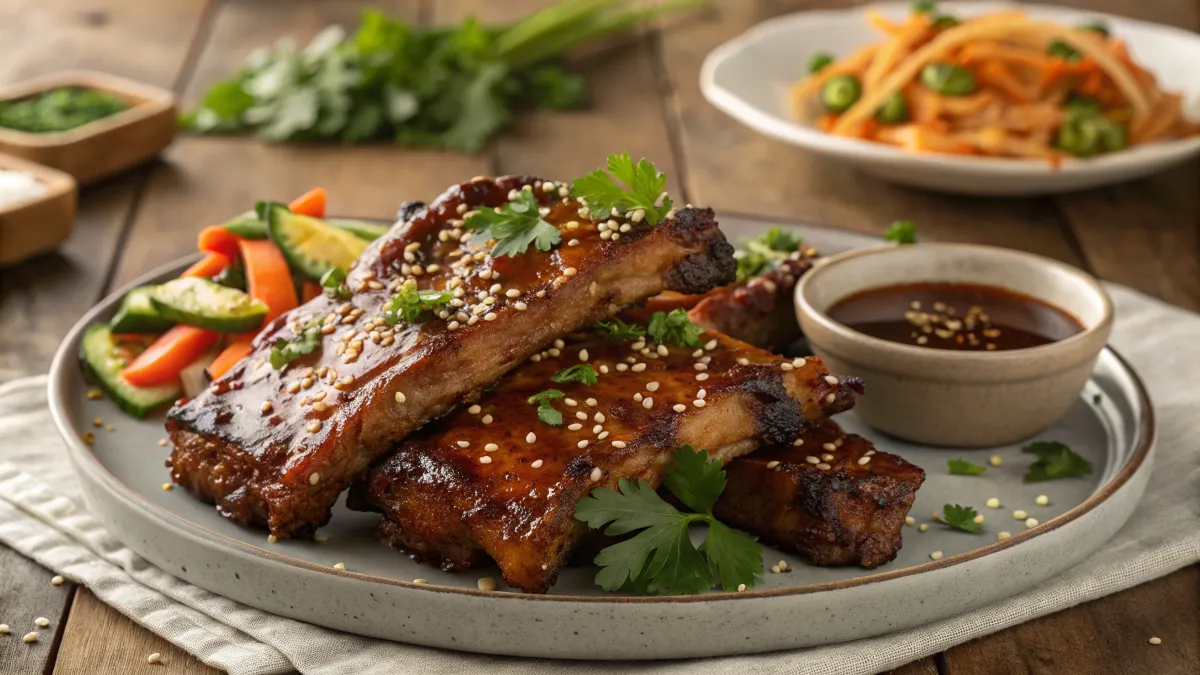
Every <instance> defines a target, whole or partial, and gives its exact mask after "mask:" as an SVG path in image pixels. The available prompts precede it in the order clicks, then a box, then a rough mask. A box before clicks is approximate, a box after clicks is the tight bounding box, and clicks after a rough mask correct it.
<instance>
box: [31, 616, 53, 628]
mask: <svg viewBox="0 0 1200 675" xmlns="http://www.w3.org/2000/svg"><path fill="white" fill-rule="evenodd" d="M33 623H35V624H37V625H38V626H41V627H42V628H45V627H46V626H49V625H50V619H47V618H46V617H44V616H39V617H38V618H36V619H34V620H33Z"/></svg>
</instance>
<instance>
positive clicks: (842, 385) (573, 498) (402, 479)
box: [365, 333, 859, 593]
mask: <svg viewBox="0 0 1200 675" xmlns="http://www.w3.org/2000/svg"><path fill="white" fill-rule="evenodd" d="M701 341H702V342H703V343H704V346H703V347H702V348H699V349H692V348H682V347H678V346H674V345H669V346H667V348H666V350H665V353H663V352H661V351H659V350H658V349H656V348H655V346H654V345H646V344H645V343H644V342H643V343H642V344H640V345H639V344H637V343H632V342H628V341H625V342H618V341H613V340H610V339H604V338H599V337H597V336H595V335H587V336H581V337H576V338H573V339H570V340H568V341H567V343H566V344H562V343H559V345H560V346H557V347H555V348H552V349H551V350H550V351H547V352H544V353H543V354H541V355H539V356H536V357H534V358H535V359H536V360H535V361H531V362H530V363H527V364H525V365H523V366H521V367H520V368H519V369H517V370H516V371H515V372H513V373H512V374H510V375H508V376H507V377H506V378H504V379H503V380H501V382H500V383H499V384H498V385H497V386H496V387H495V388H494V389H493V390H491V391H489V392H487V393H486V394H485V395H484V396H482V397H481V398H480V399H479V401H478V402H477V404H476V405H477V406H478V407H470V408H460V409H459V410H457V411H455V412H454V413H452V414H451V415H449V416H448V417H446V418H445V419H443V420H440V421H439V422H438V423H436V424H435V425H432V426H431V427H429V428H427V429H425V430H422V431H421V432H419V433H418V434H415V435H413V436H412V437H410V438H409V439H408V440H406V441H405V442H404V443H402V444H401V445H400V447H399V449H398V450H397V451H396V452H395V454H393V455H392V456H390V457H388V458H387V459H386V460H384V461H383V462H382V463H381V464H380V465H379V466H377V467H375V468H374V469H372V470H371V471H370V472H369V474H368V478H367V483H366V486H365V488H366V489H365V492H366V497H367V499H368V500H369V501H370V502H371V503H373V504H374V505H375V506H376V507H377V508H378V509H380V510H382V511H383V513H384V518H383V521H382V523H381V525H380V529H379V532H380V535H381V536H382V537H383V538H384V539H386V540H387V541H389V542H391V543H392V545H393V546H395V547H397V548H400V549H404V550H407V551H410V552H413V553H416V554H418V557H420V558H423V559H425V560H427V561H429V562H434V563H440V564H441V565H442V566H443V567H444V568H446V569H454V570H461V569H466V568H469V567H471V566H472V565H474V564H476V563H477V562H479V561H480V560H482V559H484V557H485V556H490V557H491V558H493V559H494V560H495V561H496V562H497V563H498V564H499V566H500V569H501V570H502V572H503V574H504V579H505V581H506V582H507V583H508V584H509V585H510V586H513V587H515V588H520V589H522V590H525V591H529V592H537V593H540V592H545V591H546V590H547V589H548V588H549V587H550V586H551V585H553V583H554V581H555V579H556V578H557V575H558V570H559V568H560V567H561V566H562V565H564V564H565V561H566V560H567V557H568V555H569V553H570V550H571V548H572V547H573V546H574V544H575V543H576V541H578V539H579V537H580V535H582V534H583V532H584V531H585V530H586V527H585V526H584V525H583V524H582V523H580V522H578V521H576V520H575V519H574V517H573V515H574V512H575V504H576V503H577V502H578V501H579V500H580V499H582V498H583V497H584V496H585V495H586V494H587V493H588V492H589V491H590V490H591V489H593V488H595V487H600V486H603V487H609V488H616V487H617V482H618V479H619V478H631V479H632V478H634V477H641V478H643V479H645V480H646V481H648V482H649V483H650V484H651V485H656V486H657V485H658V484H659V482H660V480H661V478H662V474H663V471H664V468H665V465H666V463H667V462H669V461H670V456H671V453H672V451H673V450H674V448H676V447H677V446H680V445H684V444H689V445H691V446H693V447H694V448H697V449H700V448H704V449H707V450H709V452H710V454H714V455H716V456H717V457H720V458H721V459H722V460H725V461H727V460H729V459H731V458H733V457H736V456H738V455H741V454H744V453H746V452H748V451H750V450H752V449H753V448H754V447H755V446H756V445H758V444H759V443H760V442H765V443H771V442H776V443H777V442H785V441H788V440H790V439H792V438H795V437H796V434H797V433H799V432H800V431H801V429H803V428H804V427H805V426H808V425H809V423H811V422H814V421H817V420H821V419H824V418H825V417H826V416H828V415H831V414H834V413H836V412H839V411H842V410H846V409H848V408H850V407H851V406H852V405H853V402H854V393H855V391H856V390H858V388H859V385H858V382H857V380H839V379H837V378H835V377H832V376H831V375H830V374H829V372H828V371H827V370H826V369H825V367H824V366H823V365H822V364H821V363H820V361H819V360H818V359H815V358H811V359H808V360H797V361H792V360H785V359H782V358H780V357H778V356H775V355H772V354H769V353H767V352H764V351H762V350H759V349H755V348H753V347H751V346H749V345H747V344H744V343H742V342H738V341H736V340H733V339H731V338H728V337H726V336H724V335H720V334H716V333H704V334H702V336H701ZM585 359H586V362H587V363H588V364H590V365H592V366H593V367H594V368H595V369H597V371H598V372H599V382H598V383H597V384H595V385H593V386H586V385H584V384H580V383H556V382H553V381H552V380H551V377H552V376H554V375H555V373H557V372H558V371H559V370H561V369H565V368H567V367H569V366H573V365H575V364H579V363H582V362H584V360H585ZM550 388H554V389H558V390H560V391H562V392H563V393H564V394H565V397H564V398H562V399H559V400H558V401H555V403H554V407H555V408H557V409H558V410H560V411H561V412H562V414H563V418H564V419H563V424H562V425H561V426H551V425H549V424H547V423H545V422H543V421H540V420H539V419H538V416H537V406H535V405H532V404H530V403H529V402H528V399H529V397H530V396H533V395H535V394H537V393H539V392H541V391H544V390H546V389H550Z"/></svg>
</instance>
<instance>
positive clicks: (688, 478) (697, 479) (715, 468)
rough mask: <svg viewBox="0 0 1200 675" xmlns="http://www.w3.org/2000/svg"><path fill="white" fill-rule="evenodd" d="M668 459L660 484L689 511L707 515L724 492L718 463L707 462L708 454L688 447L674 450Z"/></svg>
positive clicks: (723, 478) (684, 446) (710, 513)
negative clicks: (668, 464) (662, 483)
mask: <svg viewBox="0 0 1200 675" xmlns="http://www.w3.org/2000/svg"><path fill="white" fill-rule="evenodd" d="M672 459H673V460H674V463H673V464H672V465H671V466H670V467H669V468H668V469H667V474H666V476H665V477H664V478H663V482H665V483H666V484H667V487H668V488H670V490H671V492H674V493H675V496H676V497H679V501H681V502H683V503H684V504H686V505H687V507H688V508H689V509H691V510H693V511H695V512H696V513H703V514H705V515H709V516H711V515H712V507H713V504H715V503H717V497H720V496H721V493H722V492H724V491H725V469H723V468H722V467H721V463H720V462H717V461H709V458H708V452H706V451H704V450H701V451H700V452H696V451H695V450H693V449H692V446H690V445H682V446H680V447H678V448H675V454H674V455H672Z"/></svg>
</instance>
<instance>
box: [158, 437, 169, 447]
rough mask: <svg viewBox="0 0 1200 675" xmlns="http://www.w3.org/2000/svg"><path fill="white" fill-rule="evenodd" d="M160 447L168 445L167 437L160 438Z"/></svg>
mask: <svg viewBox="0 0 1200 675" xmlns="http://www.w3.org/2000/svg"><path fill="white" fill-rule="evenodd" d="M158 447H160V448H165V447H167V439H165V438H160V439H158Z"/></svg>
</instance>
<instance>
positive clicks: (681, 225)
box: [167, 177, 735, 537]
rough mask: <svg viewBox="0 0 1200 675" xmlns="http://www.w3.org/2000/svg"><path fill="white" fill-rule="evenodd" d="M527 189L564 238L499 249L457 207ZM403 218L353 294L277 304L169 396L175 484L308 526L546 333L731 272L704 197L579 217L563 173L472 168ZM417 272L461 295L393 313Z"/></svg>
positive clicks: (284, 526)
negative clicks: (388, 309) (466, 177)
mask: <svg viewBox="0 0 1200 675" xmlns="http://www.w3.org/2000/svg"><path fill="white" fill-rule="evenodd" d="M526 186H528V189H532V190H533V193H534V194H535V195H537V198H538V200H539V202H540V203H541V204H542V205H543V206H544V207H546V208H547V209H548V210H546V211H545V215H544V216H543V217H544V218H545V220H546V221H548V222H549V223H551V224H553V225H554V226H556V227H557V228H558V229H559V230H560V232H561V234H562V244H561V245H560V246H556V247H554V248H553V250H551V251H549V252H542V251H539V250H536V249H535V248H534V247H533V246H530V247H529V250H528V251H527V252H525V253H524V254H520V255H517V256H515V257H500V258H493V257H492V256H491V255H489V253H488V251H489V250H490V247H489V245H488V242H484V241H478V239H479V237H473V238H472V237H469V236H467V235H466V233H465V231H464V229H463V220H462V219H463V218H464V217H465V216H467V215H469V213H470V212H471V211H472V210H474V209H481V208H493V207H498V206H501V205H502V204H504V203H505V202H507V201H508V200H510V199H512V198H513V197H515V196H516V194H517V193H516V191H518V190H521V189H523V188H526ZM584 213H586V212H584ZM401 217H402V221H403V222H401V223H398V224H397V225H396V226H395V227H393V228H392V230H391V231H390V232H389V233H388V234H387V235H386V236H384V237H383V238H381V239H379V240H377V241H376V242H374V243H373V244H372V245H371V246H370V247H369V248H368V249H367V251H366V252H365V253H364V254H363V255H362V257H360V258H359V260H358V261H357V262H356V263H355V265H354V266H353V268H352V269H351V271H350V273H349V275H348V278H347V286H348V288H349V289H351V291H352V292H353V295H352V297H350V298H349V299H348V300H346V299H334V298H330V297H326V296H322V297H319V298H317V299H314V300H313V301H311V302H309V303H307V304H305V305H304V306H302V307H300V308H298V309H296V310H293V311H292V312H290V313H288V314H285V315H283V316H281V317H279V318H278V319H276V320H275V321H274V322H272V323H271V324H270V325H269V326H267V327H266V328H265V329H264V330H263V331H262V332H261V333H260V334H259V335H258V337H257V338H255V340H254V344H253V347H252V352H251V354H250V355H249V356H248V357H247V358H246V359H244V360H243V361H242V362H241V363H239V364H238V365H237V366H235V367H234V368H233V369H232V370H231V371H230V373H229V374H227V375H226V376H225V377H223V378H221V379H220V380H218V381H216V382H215V383H213V385H212V386H211V387H210V388H209V389H208V390H206V391H205V392H204V393H203V394H201V395H200V396H198V397H197V398H195V399H194V400H192V401H188V402H186V403H184V404H182V405H179V406H176V407H175V408H174V409H172V410H171V412H170V413H169V415H168V419H167V429H168V431H169V432H170V435H171V438H172V441H173V442H174V445H175V449H174V451H173V452H172V454H171V458H170V460H169V461H168V466H170V467H171V469H172V478H173V479H174V480H175V482H176V483H178V484H180V485H182V486H184V487H186V488H187V489H188V490H190V491H191V492H192V493H193V494H195V495H196V496H198V497H200V498H201V499H205V500H208V501H212V502H215V503H216V505H217V508H218V510H219V511H220V512H221V513H222V514H223V515H225V516H227V517H229V518H231V519H232V520H235V521H237V522H239V523H254V524H266V525H267V526H268V527H269V528H270V531H271V532H272V533H273V534H275V535H277V536H280V537H283V536H295V535H304V534H311V533H312V531H313V530H315V529H316V528H317V527H319V526H320V525H323V524H324V523H325V522H327V521H328V519H329V514H330V508H331V507H332V505H333V503H334V502H335V501H336V499H337V497H338V495H339V494H340V493H341V492H342V491H343V490H345V489H346V487H347V486H348V485H349V484H350V481H351V479H352V478H353V477H354V476H355V475H356V474H358V473H359V472H361V471H362V470H363V469H365V468H366V467H367V465H368V464H369V463H370V462H371V460H373V459H375V458H376V457H378V456H379V455H380V454H382V453H383V452H384V451H386V450H388V449H390V448H391V447H392V446H393V445H394V444H395V443H396V442H397V441H399V440H400V439H402V438H404V437H405V436H407V435H408V434H409V433H410V432H412V431H414V430H415V429H417V428H418V427H420V426H421V425H422V424H424V423H425V422H426V421H428V420H429V419H431V418H433V417H436V416H438V415H440V414H442V413H444V412H446V411H447V410H449V409H450V407H451V406H453V405H454V404H455V403H456V402H458V401H460V400H463V399H465V398H468V397H470V396H472V395H473V394H474V393H475V392H477V391H479V390H480V389H481V388H483V387H485V386H487V385H488V384H490V383H492V382H494V381H495V380H496V379H498V378H499V377H500V376H501V375H503V374H504V373H505V372H506V371H508V370H509V369H511V368H512V367H513V366H515V365H516V364H518V363H521V362H523V361H525V360H526V359H527V358H528V357H529V356H530V355H532V354H533V353H535V352H536V351H537V350H538V349H539V348H540V347H541V346H542V345H544V344H546V343H547V342H549V341H550V340H553V339H554V338H556V337H559V336H562V335H565V334H567V333H569V332H570V331H572V330H575V329H577V328H579V327H580V326H583V325H585V324H589V323H591V322H594V321H596V320H599V319H603V318H606V317H608V316H611V315H613V314H615V313H616V312H618V311H619V310H620V309H621V308H622V307H624V306H625V305H628V304H630V303H634V302H638V301H640V300H642V299H644V298H646V297H649V296H652V295H654V294H656V293H658V292H660V291H662V290H663V289H674V290H678V291H681V292H685V293H700V292H705V291H707V290H708V289H710V288H712V287H714V286H718V285H721V284H725V283H728V282H729V281H730V280H731V279H732V278H733V275H734V268H735V263H734V261H733V257H732V251H733V249H732V247H731V246H730V245H729V244H728V243H727V242H726V241H725V237H724V236H723V235H722V234H721V232H720V231H719V230H718V229H717V224H716V222H715V221H714V219H713V213H712V211H711V210H708V209H692V208H687V209H680V210H679V211H677V212H676V213H674V214H673V215H672V217H671V218H669V219H667V220H666V221H665V222H663V223H661V224H659V225H657V226H651V225H649V224H647V223H645V222H641V223H633V222H631V221H627V220H625V219H617V220H618V221H619V222H620V226H619V227H618V226H617V225H616V224H614V225H613V228H612V230H608V228H607V223H613V222H614V221H612V220H608V219H606V222H604V221H594V220H589V219H587V218H583V217H581V210H580V204H579V203H578V202H576V201H574V200H573V199H571V198H569V197H568V196H567V193H566V189H565V186H563V187H561V188H560V186H557V185H554V184H548V183H543V182H542V181H540V180H535V179H533V178H529V177H506V178H498V179H495V180H492V179H485V178H479V179H476V180H473V181H471V182H468V183H463V184H461V185H458V186H455V187H452V188H450V189H449V190H448V191H447V192H445V193H444V194H443V195H442V196H440V197H439V198H438V199H437V200H435V201H434V202H433V203H432V204H430V205H429V206H428V207H423V206H421V205H419V204H418V205H413V204H410V205H406V207H405V208H404V209H402V211H401ZM626 224H628V225H629V226H630V227H629V228H628V229H625V225H626ZM601 226H604V228H605V230H604V231H602V230H601ZM618 229H623V230H624V231H621V232H620V233H619V235H618V234H617V230H618ZM406 280H413V281H415V282H416V283H417V285H418V286H419V288H421V289H448V290H452V291H453V292H454V294H455V296H456V297H455V299H454V301H453V306H447V307H445V309H444V310H435V312H434V313H427V314H426V315H425V316H424V317H422V319H423V320H421V321H419V322H417V323H411V324H406V323H404V322H403V321H401V322H400V323H399V324H398V325H396V326H394V327H393V326H389V325H388V324H387V323H386V322H385V321H384V316H383V315H384V310H385V304H386V303H387V302H388V301H389V299H390V298H391V296H392V294H393V292H394V291H395V290H396V289H397V288H398V287H399V286H400V285H401V284H403V283H405V281H406ZM314 319H315V320H317V321H323V323H321V325H322V326H323V328H322V330H321V333H322V335H321V344H320V345H319V347H318V349H317V350H316V351H314V352H313V353H311V354H309V355H307V356H303V357H300V358H299V359H297V360H295V361H293V362H291V363H290V364H288V365H287V366H286V367H285V368H284V369H283V370H278V371H277V370H273V369H272V368H271V366H270V365H269V364H268V356H269V353H270V351H271V347H272V345H274V344H275V343H276V341H277V340H291V339H293V338H295V337H296V336H297V335H298V334H299V333H301V332H302V331H303V329H304V326H305V325H307V324H308V323H309V322H310V321H313V320H314Z"/></svg>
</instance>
